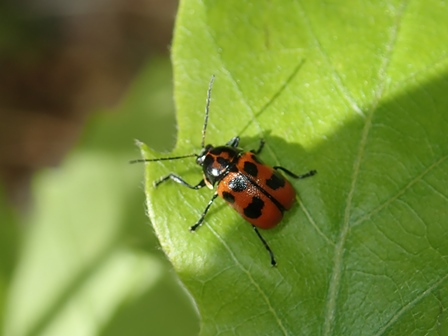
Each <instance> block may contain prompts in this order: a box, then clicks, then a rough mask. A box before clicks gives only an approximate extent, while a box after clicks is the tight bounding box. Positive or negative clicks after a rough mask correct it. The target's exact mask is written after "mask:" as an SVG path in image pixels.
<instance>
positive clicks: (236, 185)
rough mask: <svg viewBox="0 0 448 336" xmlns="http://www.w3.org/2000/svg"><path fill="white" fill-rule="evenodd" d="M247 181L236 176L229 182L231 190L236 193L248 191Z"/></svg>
mask: <svg viewBox="0 0 448 336" xmlns="http://www.w3.org/2000/svg"><path fill="white" fill-rule="evenodd" d="M246 183H247V182H246V179H245V178H244V177H242V176H240V175H237V176H235V177H234V178H233V179H232V180H230V182H229V188H230V189H231V190H232V191H235V192H241V191H244V190H246V188H247V184H246Z"/></svg>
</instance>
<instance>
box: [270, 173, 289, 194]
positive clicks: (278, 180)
mask: <svg viewBox="0 0 448 336" xmlns="http://www.w3.org/2000/svg"><path fill="white" fill-rule="evenodd" d="M266 185H267V186H268V187H269V188H271V189H272V190H277V189H278V188H282V187H284V186H285V179H284V178H283V176H281V175H280V174H279V173H277V172H274V173H273V174H272V175H271V177H270V178H269V179H267V180H266Z"/></svg>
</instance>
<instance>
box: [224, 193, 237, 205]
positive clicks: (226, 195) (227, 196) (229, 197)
mask: <svg viewBox="0 0 448 336" xmlns="http://www.w3.org/2000/svg"><path fill="white" fill-rule="evenodd" d="M222 198H224V200H225V201H227V202H229V203H235V197H234V196H233V195H232V194H231V193H229V192H227V191H224V192H223V193H222Z"/></svg>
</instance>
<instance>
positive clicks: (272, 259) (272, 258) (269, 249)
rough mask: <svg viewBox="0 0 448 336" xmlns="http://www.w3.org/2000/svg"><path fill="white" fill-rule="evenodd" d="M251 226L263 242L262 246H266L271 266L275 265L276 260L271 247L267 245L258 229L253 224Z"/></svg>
mask: <svg viewBox="0 0 448 336" xmlns="http://www.w3.org/2000/svg"><path fill="white" fill-rule="evenodd" d="M252 227H253V228H254V231H255V233H256V234H257V236H258V238H260V240H261V242H262V243H263V245H264V247H265V248H266V250H268V252H269V255H270V256H271V266H276V265H277V262H276V261H275V257H274V253H273V252H272V250H271V248H270V247H269V245H268V243H267V242H266V240H264V238H263V236H262V235H261V234H260V232H258V229H257V227H256V226H255V225H252Z"/></svg>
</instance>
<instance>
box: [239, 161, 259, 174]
mask: <svg viewBox="0 0 448 336" xmlns="http://www.w3.org/2000/svg"><path fill="white" fill-rule="evenodd" d="M243 169H244V171H245V172H246V173H248V174H249V175H252V176H254V177H257V175H258V168H257V165H256V164H255V163H252V162H250V161H246V162H244V167H243Z"/></svg>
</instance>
